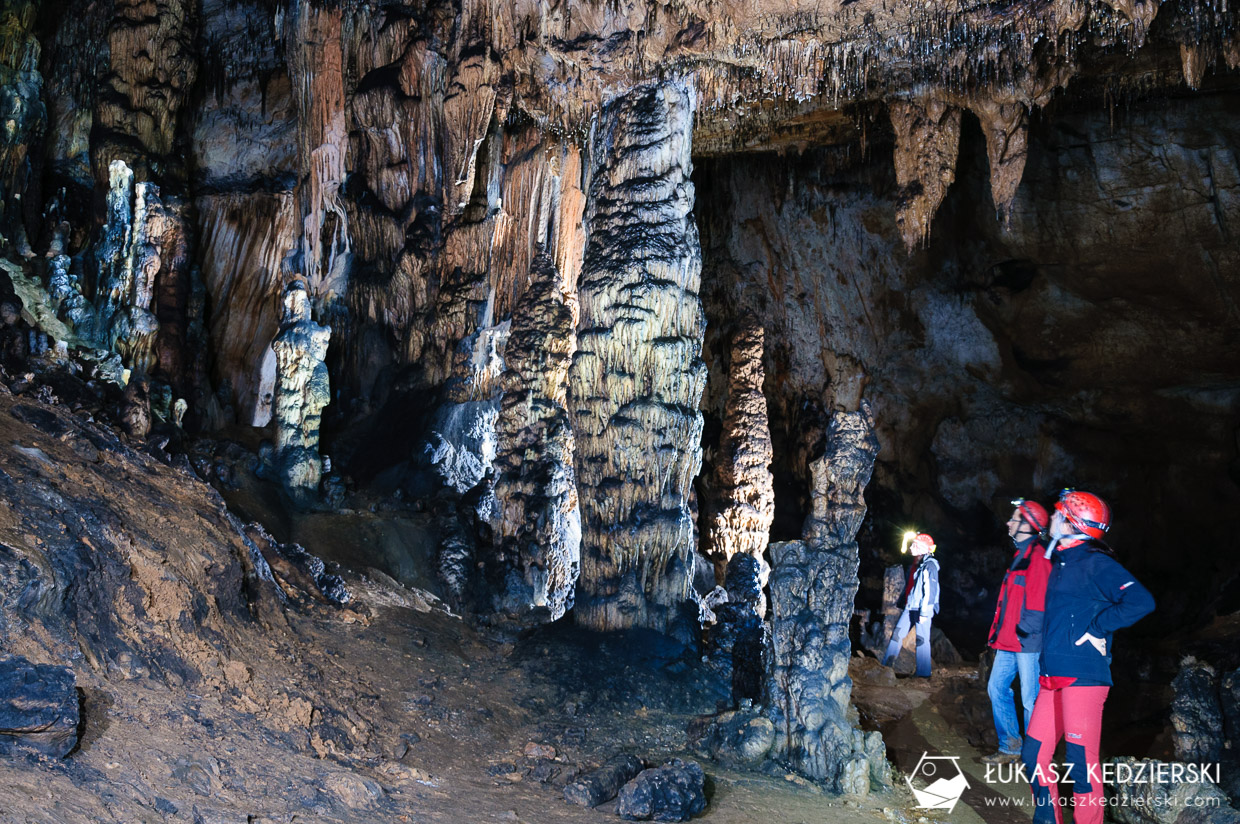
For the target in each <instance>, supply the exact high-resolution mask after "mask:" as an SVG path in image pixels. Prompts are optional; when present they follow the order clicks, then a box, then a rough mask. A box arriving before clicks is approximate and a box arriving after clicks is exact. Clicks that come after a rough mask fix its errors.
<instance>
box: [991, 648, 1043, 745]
mask: <svg viewBox="0 0 1240 824" xmlns="http://www.w3.org/2000/svg"><path fill="white" fill-rule="evenodd" d="M1018 675H1019V676H1020V703H1021V704H1022V705H1023V706H1024V708H1025V731H1026V732H1028V730H1029V719H1030V718H1032V717H1033V705H1034V702H1035V701H1037V700H1038V689H1039V686H1038V654H1037V653H1036V652H1008V651H1007V650H1002V649H997V650H995V663H994V666H992V667H991V668H990V682H989V683H988V684H987V685H986V691H987V692H988V693H990V709H991V712H993V713H994V716H995V732H997V733H998V734H999V752H1001V753H1006V754H1009V755H1015V754H1016V753H1019V752H1020V749H1021V745H1022V744H1023V740H1022V739H1021V737H1020V726H1019V722H1017V720H1016V696H1015V694H1014V693H1013V692H1012V679H1014V678H1016V677H1017V676H1018Z"/></svg>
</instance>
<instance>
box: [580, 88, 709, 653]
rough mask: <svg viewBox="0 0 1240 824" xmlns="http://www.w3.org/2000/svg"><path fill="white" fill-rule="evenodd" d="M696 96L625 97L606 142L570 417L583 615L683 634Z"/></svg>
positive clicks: (696, 322) (697, 317)
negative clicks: (678, 624)
mask: <svg viewBox="0 0 1240 824" xmlns="http://www.w3.org/2000/svg"><path fill="white" fill-rule="evenodd" d="M693 108H694V93H693V91H692V89H690V88H689V87H687V86H686V85H685V84H683V83H680V82H666V83H657V84H651V85H647V86H643V87H640V88H638V89H636V90H634V91H632V92H630V93H629V94H626V95H624V96H623V97H620V98H618V99H616V100H614V101H612V102H611V103H610V104H609V105H608V106H607V107H606V108H605V109H604V111H603V113H602V117H601V121H600V124H599V129H598V132H597V134H596V135H595V147H596V148H595V156H594V168H595V172H594V175H593V178H592V182H591V185H590V193H589V198H588V202H587V206H586V225H587V227H588V236H587V241H586V252H585V260H584V263H583V265H582V270H581V280H580V283H579V291H578V295H579V299H580V302H581V319H580V321H579V323H578V333H577V346H578V351H577V354H576V356H575V357H574V359H573V365H572V369H571V371H570V373H569V397H570V401H569V411H570V414H571V417H572V421H573V429H574V432H575V434H576V437H577V449H576V455H575V464H576V469H577V478H578V489H579V492H580V495H581V509H582V522H583V523H582V526H583V541H582V557H581V578H580V580H579V582H578V585H577V606H576V613H575V614H576V616H577V620H578V621H580V622H581V623H582V624H584V625H586V626H589V627H594V628H597V629H618V628H623V627H631V626H644V627H653V628H657V629H660V630H665V631H667V630H671V629H672V628H673V624H674V622H675V619H676V617H677V613H678V612H679V611H680V610H681V609H682V608H683V605H684V603H685V601H686V599H688V598H689V594H690V579H691V574H692V569H693V522H692V517H691V515H690V511H689V492H690V485H691V483H692V481H693V477H694V476H695V475H696V474H697V473H698V470H699V468H700V466H701V439H702V415H701V413H700V412H699V411H698V402H699V400H700V399H701V397H702V390H703V387H704V384H705V380H706V370H705V367H704V365H703V363H702V360H701V357H700V355H701V349H702V338H703V334H704V332H705V318H704V316H703V312H702V304H701V300H700V299H699V297H698V289H699V285H700V273H701V250H700V248H699V245H698V236H697V227H696V225H695V223H694V221H693V216H692V214H691V210H692V208H693V184H692V183H691V182H690V180H689V175H690V171H691V163H690V148H691V130H692V124H693Z"/></svg>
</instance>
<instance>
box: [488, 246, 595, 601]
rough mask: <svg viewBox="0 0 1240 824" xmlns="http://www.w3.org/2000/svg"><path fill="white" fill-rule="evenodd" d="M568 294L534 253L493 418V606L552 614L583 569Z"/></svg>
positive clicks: (546, 260)
mask: <svg viewBox="0 0 1240 824" xmlns="http://www.w3.org/2000/svg"><path fill="white" fill-rule="evenodd" d="M574 297H575V296H574V295H573V294H572V293H571V292H567V291H566V284H565V283H564V281H563V278H562V276H561V275H560V272H559V271H558V270H557V269H556V267H555V262H554V261H553V260H552V259H551V257H550V256H549V255H547V254H545V253H544V254H540V255H539V256H538V257H536V258H535V259H534V265H533V271H532V273H531V280H530V284H529V286H528V287H527V288H526V291H525V295H524V296H523V297H522V299H521V301H520V302H519V303H518V304H517V306H516V308H515V309H514V311H513V321H512V329H511V331H510V332H509V336H508V345H507V349H506V352H505V361H506V369H505V371H504V375H503V389H504V398H503V406H502V409H501V410H500V415H499V420H498V422H497V424H496V430H497V433H496V434H497V442H498V443H497V447H496V458H495V462H494V466H495V481H494V491H493V494H494V496H495V508H494V512H493V513H492V519H493V522H492V529H493V530H494V535H495V540H496V544H497V545H496V553H497V557H496V558H495V560H494V562H493V563H494V569H493V570H492V572H491V573H490V575H491V577H492V583H493V589H494V592H495V593H496V596H495V600H496V604H497V607H499V608H500V609H502V610H503V611H505V612H509V613H520V612H523V611H529V610H538V611H539V612H540V614H542V615H543V616H545V617H546V618H547V619H549V620H553V621H554V620H556V619H558V618H560V617H562V616H563V615H564V613H565V611H566V610H568V609H569V608H570V607H571V606H572V604H573V594H574V588H575V586H576V583H577V575H578V573H579V571H580V567H581V513H580V507H579V505H578V502H577V484H576V476H575V474H574V471H573V430H572V427H571V426H570V424H569V419H568V410H567V408H566V406H565V403H566V401H567V397H566V396H567V391H568V368H569V364H570V363H571V361H572V355H573V349H574V348H575V343H576V338H575V335H574V317H573V315H574V312H573V308H574V304H575V300H574Z"/></svg>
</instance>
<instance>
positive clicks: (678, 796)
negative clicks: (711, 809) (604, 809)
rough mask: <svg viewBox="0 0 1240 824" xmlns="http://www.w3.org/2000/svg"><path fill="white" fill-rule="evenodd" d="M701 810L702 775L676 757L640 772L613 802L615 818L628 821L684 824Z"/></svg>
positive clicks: (697, 768) (695, 766)
mask: <svg viewBox="0 0 1240 824" xmlns="http://www.w3.org/2000/svg"><path fill="white" fill-rule="evenodd" d="M705 809H706V775H705V773H703V772H702V768H701V767H700V766H699V765H698V764H695V763H693V762H692V761H681V760H680V759H679V758H674V759H672V760H671V761H669V762H667V763H666V764H664V765H663V766H662V767H655V768H653V769H649V770H642V772H641V774H640V775H638V776H637V777H636V778H634V779H633V780H632V781H630V782H629V783H627V784H625V785H624V787H623V788H621V790H620V800H619V801H618V802H617V803H616V815H618V816H620V817H621V818H623V819H627V820H629V821H688V820H689V819H690V818H692V817H693V816H695V815H697V814H698V813H700V812H702V810H705Z"/></svg>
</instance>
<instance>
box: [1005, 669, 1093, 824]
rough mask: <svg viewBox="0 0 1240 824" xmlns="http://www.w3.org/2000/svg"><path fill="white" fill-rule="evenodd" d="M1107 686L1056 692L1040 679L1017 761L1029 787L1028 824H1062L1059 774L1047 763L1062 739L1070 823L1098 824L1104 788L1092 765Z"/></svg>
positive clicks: (1056, 689)
mask: <svg viewBox="0 0 1240 824" xmlns="http://www.w3.org/2000/svg"><path fill="white" fill-rule="evenodd" d="M1110 690H1111V688H1110V687H1059V688H1056V687H1054V686H1051V685H1048V684H1047V679H1045V678H1043V679H1042V690H1041V691H1040V692H1039V693H1038V700H1037V703H1036V704H1034V707H1033V718H1032V719H1031V720H1030V721H1029V729H1028V730H1027V731H1026V734H1025V747H1024V749H1023V750H1022V751H1021V756H1022V759H1023V761H1024V762H1025V774H1026V775H1027V776H1028V777H1029V784H1030V786H1031V787H1032V788H1033V801H1034V804H1035V809H1034V813H1033V820H1034V824H1051V822H1054V824H1062V822H1063V810H1062V809H1061V808H1060V806H1059V787H1058V785H1057V782H1058V779H1059V778H1062V777H1065V776H1062V775H1059V774H1058V773H1057V772H1056V770H1055V768H1054V766H1053V765H1052V763H1051V760H1052V759H1053V758H1054V757H1055V747H1056V746H1057V745H1058V744H1059V739H1060V738H1062V739H1064V742H1065V743H1064V749H1065V753H1064V761H1065V765H1066V766H1067V768H1068V769H1067V776H1066V777H1067V778H1068V779H1070V780H1071V781H1072V784H1073V801H1074V803H1075V808H1074V810H1073V813H1072V821H1073V824H1102V814H1103V813H1104V812H1105V811H1106V807H1105V806H1104V805H1103V792H1104V787H1103V784H1102V767H1101V765H1100V764H1099V762H1098V740H1099V739H1100V738H1101V737H1102V705H1103V704H1105V703H1106V700H1107V693H1108V692H1109V691H1110Z"/></svg>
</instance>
